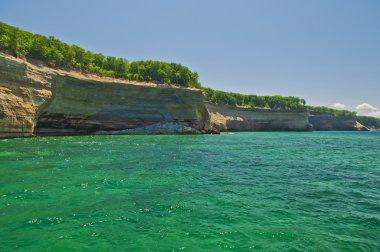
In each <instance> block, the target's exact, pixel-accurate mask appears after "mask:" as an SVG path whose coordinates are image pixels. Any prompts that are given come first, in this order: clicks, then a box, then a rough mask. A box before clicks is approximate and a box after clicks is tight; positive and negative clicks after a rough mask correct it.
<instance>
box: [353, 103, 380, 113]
mask: <svg viewBox="0 0 380 252" xmlns="http://www.w3.org/2000/svg"><path fill="white" fill-rule="evenodd" d="M356 109H357V110H372V111H377V110H379V109H378V108H376V107H374V106H372V105H371V104H368V103H362V104H359V105H358V106H356Z"/></svg>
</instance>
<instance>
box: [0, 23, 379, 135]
mask: <svg viewBox="0 0 380 252" xmlns="http://www.w3.org/2000/svg"><path fill="white" fill-rule="evenodd" d="M0 51H2V52H4V53H7V54H10V55H13V56H15V57H18V58H30V59H36V60H40V61H42V62H44V63H45V64H46V65H47V66H49V67H55V68H64V69H72V70H77V71H80V72H83V73H91V74H96V75H99V76H106V77H113V78H121V79H127V80H136V81H147V82H158V83H167V84H170V85H176V86H182V87H194V88H199V89H201V90H202V92H203V94H204V96H205V97H206V99H208V100H209V101H210V102H212V103H215V104H224V105H229V106H234V107H247V108H255V107H258V108H272V109H284V110H308V111H309V112H310V113H314V114H328V115H332V116H349V117H355V118H357V120H358V121H359V122H361V123H363V124H365V125H373V126H374V127H377V128H378V127H380V119H377V118H373V117H365V116H357V115H356V112H351V111H347V110H336V109H331V108H327V107H312V106H306V102H305V100H304V99H301V98H298V97H293V96H289V97H284V96H278V95H275V96H257V95H245V94H238V93H231V92H223V91H218V90H214V89H211V88H206V87H202V85H201V84H200V83H199V81H198V79H199V76H198V74H197V73H196V72H192V71H191V70H190V69H189V68H187V67H185V66H182V65H181V64H177V63H166V62H161V61H153V60H147V61H135V62H131V63H130V62H129V61H128V60H127V59H124V58H117V57H112V56H104V55H103V54H101V53H92V52H90V51H87V50H85V49H83V48H81V47H79V46H76V45H69V44H66V43H64V42H61V41H60V40H58V39H56V38H54V37H52V36H50V37H46V36H42V35H39V34H33V33H30V32H27V31H23V30H21V29H18V28H16V27H13V26H10V25H7V24H5V23H2V22H0Z"/></svg>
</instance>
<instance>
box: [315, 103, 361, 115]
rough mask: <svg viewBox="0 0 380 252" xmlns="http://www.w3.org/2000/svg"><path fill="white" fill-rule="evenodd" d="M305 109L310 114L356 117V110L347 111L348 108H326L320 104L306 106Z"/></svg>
mask: <svg viewBox="0 0 380 252" xmlns="http://www.w3.org/2000/svg"><path fill="white" fill-rule="evenodd" d="M307 109H308V111H309V112H310V113H311V114H324V115H331V116H346V117H356V112H353V111H348V110H338V109H332V108H328V107H324V106H320V107H313V106H307Z"/></svg>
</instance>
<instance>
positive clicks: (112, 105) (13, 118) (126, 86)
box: [0, 54, 209, 137]
mask: <svg viewBox="0 0 380 252" xmlns="http://www.w3.org/2000/svg"><path fill="white" fill-rule="evenodd" d="M166 128H167V129H166ZM131 129H134V130H132V131H131ZM125 130H127V131H125ZM128 130H129V131H128ZM208 130H209V114H208V112H207V109H206V107H205V105H204V102H203V96H202V93H201V91H199V90H192V89H186V88H172V87H168V86H164V85H155V84H138V83H134V82H131V83H128V82H127V81H120V82H118V80H116V81H115V80H103V79H101V78H95V77H86V76H81V75H78V74H74V73H70V72H65V71H59V70H52V69H49V68H46V67H37V66H35V65H32V64H29V63H26V62H23V61H21V60H19V59H15V58H12V57H9V56H7V55H4V54H0V136H1V137H15V136H32V135H76V134H97V133H101V134H104V133H107V132H109V133H111V134H115V133H118V132H119V131H124V133H130V134H131V133H206V132H208Z"/></svg>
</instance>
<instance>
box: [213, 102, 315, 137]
mask: <svg viewBox="0 0 380 252" xmlns="http://www.w3.org/2000/svg"><path fill="white" fill-rule="evenodd" d="M206 106H207V109H208V110H209V112H210V116H211V126H212V127H216V128H219V129H220V130H221V131H306V130H310V129H311V127H310V125H309V121H308V112H306V111H286V110H271V109H250V108H234V107H228V106H224V105H215V104H210V103H208V104H206Z"/></svg>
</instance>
